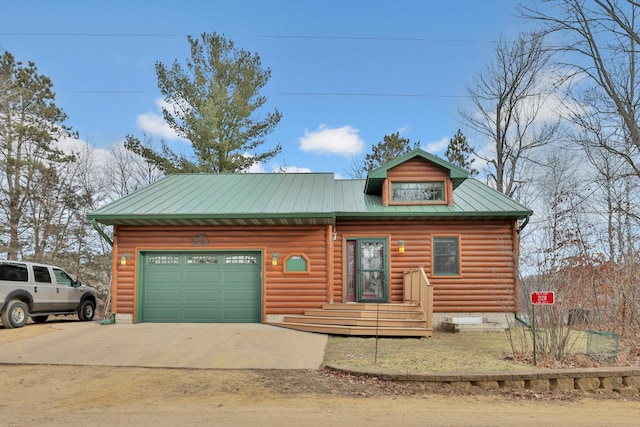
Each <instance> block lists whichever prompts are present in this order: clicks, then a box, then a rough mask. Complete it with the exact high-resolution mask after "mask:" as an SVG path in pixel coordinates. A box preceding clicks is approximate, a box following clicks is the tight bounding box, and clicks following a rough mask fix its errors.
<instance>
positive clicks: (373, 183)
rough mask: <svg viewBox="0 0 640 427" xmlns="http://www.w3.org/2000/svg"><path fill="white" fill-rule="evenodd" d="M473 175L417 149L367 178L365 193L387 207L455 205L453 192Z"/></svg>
mask: <svg viewBox="0 0 640 427" xmlns="http://www.w3.org/2000/svg"><path fill="white" fill-rule="evenodd" d="M468 176H469V173H468V172H467V171H466V170H464V169H462V168H460V167H458V166H455V165H453V164H451V163H449V162H446V161H444V160H442V159H440V158H439V157H437V156H434V155H432V154H429V153H427V152H426V151H424V150H422V149H420V148H416V149H415V150H412V151H410V152H408V153H406V154H404V155H402V156H400V157H398V158H396V159H394V160H392V161H390V162H388V163H385V164H384V165H382V166H380V167H378V168H376V169H374V170H372V171H371V172H369V174H368V175H367V182H366V184H365V189H364V191H365V193H366V194H372V195H378V196H380V197H381V198H382V204H383V206H407V205H446V206H452V205H453V190H454V189H455V188H456V187H458V186H459V185H460V184H461V183H462V182H463V181H464V180H465V179H467V177H468Z"/></svg>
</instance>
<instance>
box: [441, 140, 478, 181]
mask: <svg viewBox="0 0 640 427" xmlns="http://www.w3.org/2000/svg"><path fill="white" fill-rule="evenodd" d="M472 154H473V149H472V148H471V147H470V146H469V143H468V142H467V138H466V137H465V136H464V135H463V134H462V131H460V129H458V132H456V134H455V136H454V137H453V138H451V140H449V145H448V146H447V151H446V152H445V156H446V157H447V160H448V161H449V163H453V164H454V165H456V166H460V167H461V168H462V169H466V170H468V171H469V177H471V178H473V177H474V176H476V175H477V174H478V171H477V170H476V169H474V168H473V162H474V161H475V160H476V159H473V158H472V159H470V158H469V157H470V156H471V155H472Z"/></svg>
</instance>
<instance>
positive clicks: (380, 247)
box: [357, 239, 387, 302]
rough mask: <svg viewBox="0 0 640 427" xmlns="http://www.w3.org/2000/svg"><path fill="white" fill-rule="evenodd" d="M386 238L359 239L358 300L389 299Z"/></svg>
mask: <svg viewBox="0 0 640 427" xmlns="http://www.w3.org/2000/svg"><path fill="white" fill-rule="evenodd" d="M385 249H386V240H384V239H359V240H357V261H358V266H357V267H358V283H357V296H358V302H384V301H386V300H387V289H386V288H387V286H386V285H387V280H386V279H387V257H386V250H385Z"/></svg>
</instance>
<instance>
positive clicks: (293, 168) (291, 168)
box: [272, 166, 311, 173]
mask: <svg viewBox="0 0 640 427" xmlns="http://www.w3.org/2000/svg"><path fill="white" fill-rule="evenodd" d="M272 172H284V173H310V172H311V169H309V168H303V167H300V166H278V167H274V168H273V169H272Z"/></svg>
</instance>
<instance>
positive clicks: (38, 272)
mask: <svg viewBox="0 0 640 427" xmlns="http://www.w3.org/2000/svg"><path fill="white" fill-rule="evenodd" d="M33 276H34V277H35V279H36V282H38V283H51V274H49V269H48V268H47V267H41V266H37V265H34V266H33Z"/></svg>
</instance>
